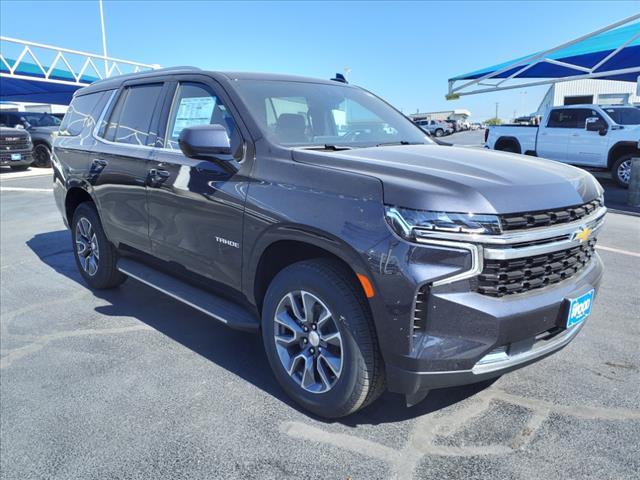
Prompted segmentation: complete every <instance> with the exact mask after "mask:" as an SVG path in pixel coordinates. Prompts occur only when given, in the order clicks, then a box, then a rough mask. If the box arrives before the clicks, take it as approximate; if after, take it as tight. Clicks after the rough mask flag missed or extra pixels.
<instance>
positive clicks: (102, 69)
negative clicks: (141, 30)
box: [0, 36, 159, 105]
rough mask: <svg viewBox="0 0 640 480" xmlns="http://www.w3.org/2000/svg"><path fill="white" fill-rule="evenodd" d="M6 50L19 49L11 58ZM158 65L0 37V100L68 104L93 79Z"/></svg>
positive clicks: (148, 68)
mask: <svg viewBox="0 0 640 480" xmlns="http://www.w3.org/2000/svg"><path fill="white" fill-rule="evenodd" d="M10 49H13V50H14V51H15V52H19V53H17V55H16V56H15V58H10V54H8V53H5V52H7V51H8V50H10ZM158 67H159V66H158V65H149V64H144V63H139V62H132V61H130V60H123V59H120V58H113V57H108V56H106V55H100V54H95V53H89V52H84V51H80V50H72V49H68V48H60V47H55V46H52V45H46V44H42V43H36V42H29V41H26V40H19V39H16V38H11V37H4V36H0V101H2V102H35V103H52V104H58V105H68V104H69V103H70V102H71V98H72V96H73V93H74V92H75V91H76V90H78V89H79V88H81V87H84V86H86V85H89V84H90V83H92V82H94V81H96V80H100V79H103V78H109V77H112V76H114V75H121V74H125V73H133V72H139V71H145V70H151V69H155V68H158Z"/></svg>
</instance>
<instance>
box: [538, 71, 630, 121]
mask: <svg viewBox="0 0 640 480" xmlns="http://www.w3.org/2000/svg"><path fill="white" fill-rule="evenodd" d="M637 88H638V85H637V84H636V83H631V82H618V81H615V80H593V79H590V80H573V81H568V82H559V83H554V84H553V85H551V87H549V90H548V91H547V94H546V95H545V96H544V98H543V99H542V102H541V103H540V106H539V107H538V111H537V114H538V115H542V114H544V113H545V112H546V111H547V110H548V109H549V107H557V106H560V105H577V104H584V103H595V104H600V105H624V104H633V105H640V96H638V91H637Z"/></svg>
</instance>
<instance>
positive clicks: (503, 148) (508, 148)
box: [496, 143, 520, 153]
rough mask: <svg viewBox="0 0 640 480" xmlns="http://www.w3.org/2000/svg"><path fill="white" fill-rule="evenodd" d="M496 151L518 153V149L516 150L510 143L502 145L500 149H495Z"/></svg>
mask: <svg viewBox="0 0 640 480" xmlns="http://www.w3.org/2000/svg"><path fill="white" fill-rule="evenodd" d="M496 150H499V151H501V152H507V153H520V152H518V149H517V148H516V146H515V145H513V144H512V143H505V144H503V145H500V147H498V148H496Z"/></svg>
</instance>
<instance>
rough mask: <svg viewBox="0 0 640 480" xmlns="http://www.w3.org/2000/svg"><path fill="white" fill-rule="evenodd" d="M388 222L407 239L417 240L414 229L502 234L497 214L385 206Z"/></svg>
mask: <svg viewBox="0 0 640 480" xmlns="http://www.w3.org/2000/svg"><path fill="white" fill-rule="evenodd" d="M385 214H386V218H387V222H388V223H389V225H390V226H391V228H392V229H393V230H394V231H395V232H396V233H397V234H398V235H400V236H401V237H402V238H404V239H406V240H415V235H414V229H418V230H429V231H434V232H447V233H468V234H476V235H492V234H496V235H497V234H500V233H501V228H500V219H499V218H498V216H497V215H478V214H474V213H448V212H433V211H429V210H413V209H410V208H402V207H393V206H387V207H385Z"/></svg>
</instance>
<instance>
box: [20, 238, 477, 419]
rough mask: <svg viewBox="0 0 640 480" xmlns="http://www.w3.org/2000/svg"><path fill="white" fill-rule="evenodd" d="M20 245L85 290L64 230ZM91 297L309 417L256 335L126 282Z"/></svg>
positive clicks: (367, 414)
mask: <svg viewBox="0 0 640 480" xmlns="http://www.w3.org/2000/svg"><path fill="white" fill-rule="evenodd" d="M26 243H27V246H28V247H29V248H30V249H31V250H32V251H33V252H34V253H35V254H36V255H37V256H38V258H39V259H40V260H41V261H42V262H43V263H44V264H46V265H47V266H49V267H51V268H52V269H53V270H54V271H56V272H57V273H59V274H61V275H64V276H65V277H67V278H69V279H71V280H73V281H74V282H76V283H78V284H79V285H81V286H82V288H85V289H88V287H87V285H86V284H85V283H84V281H83V279H82V277H81V276H80V273H79V272H78V270H77V268H76V264H75V261H74V258H73V254H72V251H71V237H70V233H69V231H68V230H59V231H55V232H46V233H39V234H36V235H35V236H33V237H32V238H31V239H30V240H28V241H27V242H26ZM92 293H93V295H94V296H95V297H97V298H100V299H102V300H105V301H106V302H108V303H109V304H108V305H103V306H98V307H96V309H95V310H96V311H97V312H98V313H101V314H103V315H106V316H114V317H120V316H124V317H133V318H136V319H137V320H139V321H141V322H143V323H145V324H147V325H148V326H150V327H152V328H153V329H154V330H156V331H158V332H160V333H162V334H163V335H166V336H167V337H169V338H171V339H173V340H175V341H176V342H178V343H180V344H181V345H183V346H185V347H186V348H188V349H190V350H192V351H194V352H195V353H197V354H198V355H201V356H202V357H204V358H206V359H207V360H210V361H211V362H214V363H215V364H216V365H218V366H220V367H222V368H224V369H226V370H228V371H230V372H232V373H234V374H235V375H238V376H239V377H241V378H243V379H244V380H246V381H248V382H251V383H252V384H253V385H255V386H256V387H258V388H260V389H261V390H263V391H265V392H266V393H268V394H269V395H271V396H273V397H275V398H277V399H278V400H280V401H282V402H283V403H285V404H287V405H289V406H290V407H292V408H295V409H296V410H298V411H299V412H301V413H303V414H305V415H308V416H312V417H313V415H310V414H309V413H308V412H306V411H304V410H302V409H301V408H300V407H298V405H297V404H295V403H294V402H293V401H292V400H290V399H289V397H288V396H286V394H285V393H284V391H283V390H282V389H281V388H280V386H279V385H278V384H277V382H276V380H275V378H274V377H273V374H272V373H271V370H270V367H269V364H268V361H267V358H266V355H265V354H264V350H263V347H262V341H261V339H260V336H259V335H255V334H253V333H248V332H241V331H237V330H232V329H230V328H227V327H226V326H224V325H222V324H220V323H218V322H216V321H215V320H212V319H211V318H209V317H208V316H206V315H204V314H202V313H200V312H197V311H195V310H193V309H192V308H190V307H188V306H187V305H183V304H182V303H180V302H178V301H177V300H174V299H171V298H169V297H167V296H166V295H164V294H162V293H160V292H157V291H156V290H154V289H153V288H151V287H149V286H147V285H144V284H142V283H139V282H136V281H134V280H131V279H130V280H128V281H127V282H125V283H124V284H123V285H122V286H121V287H119V288H116V289H114V290H93V291H92ZM486 387H487V384H486V383H484V384H477V385H470V386H465V387H457V388H449V389H443V390H434V391H433V392H431V393H430V394H429V396H428V397H427V398H426V399H425V400H423V401H422V402H421V403H419V404H418V405H416V406H414V407H411V408H408V407H407V406H406V403H405V401H404V397H403V396H401V395H398V394H393V393H390V392H386V393H385V394H383V395H382V397H380V399H378V400H377V401H376V402H374V403H373V404H372V405H370V406H368V407H367V408H365V409H363V410H361V411H359V412H357V413H356V414H354V415H351V416H349V417H347V418H343V419H339V420H336V421H327V420H324V419H321V418H317V417H315V419H316V420H318V421H321V422H326V423H334V422H338V423H342V424H344V425H346V426H357V425H367V424H370V425H377V424H383V423H389V422H396V421H401V420H407V419H412V418H416V417H419V416H421V415H425V414H428V413H432V412H435V411H437V410H440V409H442V408H445V407H447V406H449V405H452V404H455V403H457V402H460V401H462V400H464V399H466V398H468V397H470V396H473V395H475V394H476V393H479V392H480V391H481V390H483V389H484V388H486Z"/></svg>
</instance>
